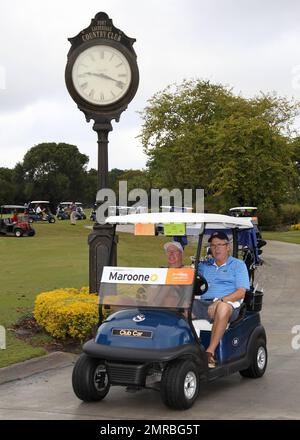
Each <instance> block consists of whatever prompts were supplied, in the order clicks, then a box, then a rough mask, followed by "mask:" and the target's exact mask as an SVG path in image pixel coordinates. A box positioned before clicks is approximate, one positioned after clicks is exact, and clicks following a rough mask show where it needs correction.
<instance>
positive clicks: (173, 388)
mask: <svg viewBox="0 0 300 440" xmlns="http://www.w3.org/2000/svg"><path fill="white" fill-rule="evenodd" d="M199 381H200V378H199V372H198V367H197V365H196V364H195V362H193V361H192V360H190V359H186V360H184V359H179V360H177V361H175V362H172V363H170V364H169V365H168V366H167V367H166V368H165V370H164V372H163V375H162V380H161V388H160V392H161V398H162V400H163V402H164V403H165V405H167V406H168V407H170V408H173V409H188V408H190V407H191V406H192V405H193V403H194V402H195V400H196V399H197V396H198V393H199Z"/></svg>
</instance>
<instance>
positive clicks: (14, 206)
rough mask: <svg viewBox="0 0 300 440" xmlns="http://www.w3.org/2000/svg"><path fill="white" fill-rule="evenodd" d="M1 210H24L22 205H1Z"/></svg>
mask: <svg viewBox="0 0 300 440" xmlns="http://www.w3.org/2000/svg"><path fill="white" fill-rule="evenodd" d="M0 208H1V209H26V207H25V206H24V205H1V206H0Z"/></svg>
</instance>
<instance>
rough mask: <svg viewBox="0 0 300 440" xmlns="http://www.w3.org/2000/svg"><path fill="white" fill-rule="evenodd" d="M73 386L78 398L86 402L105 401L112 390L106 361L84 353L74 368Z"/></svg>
mask: <svg viewBox="0 0 300 440" xmlns="http://www.w3.org/2000/svg"><path fill="white" fill-rule="evenodd" d="M72 385H73V390H74V393H75V394H76V396H77V397H78V398H79V399H81V400H83V401H84V402H92V401H97V400H102V399H104V397H105V396H106V394H107V393H108V392H109V388H110V383H109V380H108V375H107V372H106V367H105V364H104V361H102V360H101V359H94V358H91V357H89V356H87V355H86V354H85V353H83V354H82V355H81V356H80V357H79V359H78V360H77V362H76V364H75V366H74V369H73V374H72Z"/></svg>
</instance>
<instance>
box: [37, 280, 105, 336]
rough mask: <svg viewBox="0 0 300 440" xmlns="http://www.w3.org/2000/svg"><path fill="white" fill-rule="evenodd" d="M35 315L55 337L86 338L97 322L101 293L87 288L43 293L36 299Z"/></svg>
mask: <svg viewBox="0 0 300 440" xmlns="http://www.w3.org/2000/svg"><path fill="white" fill-rule="evenodd" d="M34 317H35V319H36V321H37V323H38V324H39V325H40V326H41V327H43V328H45V330H46V331H47V332H48V333H50V335H52V336H54V337H55V338H59V339H64V338H66V337H68V336H71V337H72V338H76V339H80V340H83V339H84V338H85V337H86V336H87V335H88V334H89V333H90V332H91V331H92V329H93V328H94V326H95V325H97V323H98V296H97V295H96V294H90V293H88V287H83V288H81V289H73V288H65V289H56V290H52V291H49V292H42V293H40V294H39V295H37V297H36V300H35V307H34Z"/></svg>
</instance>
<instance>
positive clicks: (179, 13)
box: [0, 0, 300, 169]
mask: <svg viewBox="0 0 300 440" xmlns="http://www.w3.org/2000/svg"><path fill="white" fill-rule="evenodd" d="M100 11H103V12H106V13H107V14H108V15H109V17H110V18H112V20H113V23H114V25H115V26H116V27H117V28H119V29H121V30H122V31H124V32H125V34H126V35H128V36H129V37H133V38H136V40H137V41H136V43H135V45H134V48H135V51H136V53H137V57H138V65H139V70H140V85H139V89H138V91H137V94H136V96H135V98H134V99H133V101H132V102H131V103H130V104H129V107H128V109H127V111H126V112H124V113H123V114H122V116H121V119H120V122H119V123H116V122H113V126H114V130H113V132H112V133H110V137H109V141H110V143H109V168H110V169H111V168H121V169H125V168H143V167H145V163H146V157H145V156H144V154H143V151H142V148H141V146H140V145H139V141H138V139H136V136H137V135H138V133H139V132H140V128H141V119H140V116H139V115H138V114H137V112H138V111H140V110H143V108H144V107H145V105H146V103H147V100H148V99H149V98H150V97H151V96H152V95H153V94H154V93H155V92H157V91H159V90H162V89H164V88H165V87H166V86H167V85H168V84H171V83H174V82H177V83H180V82H181V81H182V80H183V79H184V78H186V79H189V78H200V79H209V80H211V81H213V82H220V83H222V84H225V85H228V86H231V87H233V90H234V92H236V93H241V94H242V95H244V96H247V97H250V96H254V95H256V94H258V93H259V91H263V92H271V91H276V92H277V93H278V94H279V95H284V96H287V97H289V98H292V97H294V98H296V99H300V50H299V48H300V25H299V22H300V2H298V1H297V0H285V1H283V0H272V1H271V0H264V1H262V0H251V1H250V0H210V1H207V0H147V1H142V0H101V1H99V0H88V1H85V2H83V1H82V0H81V1H79V0H51V1H50V0H48V1H47V0H44V1H41V0H26V1H24V0H9V1H6V0H0V32H1V42H0V167H3V166H4V167H10V168H12V167H14V165H15V164H16V163H17V162H19V161H22V160H23V157H24V154H25V153H26V151H27V150H28V149H29V148H31V147H32V146H34V145H37V144H38V143H41V142H66V143H70V144H74V145H77V146H78V148H79V150H80V151H81V152H82V153H85V154H87V155H88V156H89V157H90V163H89V168H90V167H94V168H96V167H97V142H96V133H95V132H94V131H93V130H92V122H90V123H89V124H87V123H86V121H85V117H84V114H83V113H82V112H80V111H79V110H78V109H77V107H76V104H75V103H74V101H73V100H72V99H71V98H70V96H69V94H68V92H67V90H66V86H65V82H64V70H65V65H66V61H67V52H68V50H69V47H70V43H69V42H68V40H67V38H68V37H73V36H75V35H76V34H77V33H78V32H79V31H81V30H82V29H84V28H86V27H87V26H88V25H89V24H90V21H91V18H93V17H94V16H95V14H96V13H97V12H100Z"/></svg>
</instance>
